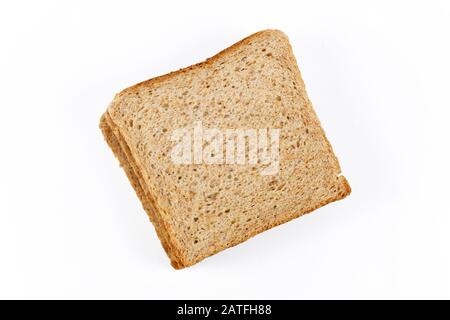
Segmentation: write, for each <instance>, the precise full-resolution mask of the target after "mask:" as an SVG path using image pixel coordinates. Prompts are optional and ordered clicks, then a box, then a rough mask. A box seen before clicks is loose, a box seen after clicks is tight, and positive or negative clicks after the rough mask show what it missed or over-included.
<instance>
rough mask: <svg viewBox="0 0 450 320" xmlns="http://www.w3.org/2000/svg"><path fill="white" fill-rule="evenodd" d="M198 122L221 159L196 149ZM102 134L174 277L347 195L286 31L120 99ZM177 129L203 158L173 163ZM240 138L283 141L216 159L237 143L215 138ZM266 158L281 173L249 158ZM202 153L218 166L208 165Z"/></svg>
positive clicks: (265, 34) (204, 146)
mask: <svg viewBox="0 0 450 320" xmlns="http://www.w3.org/2000/svg"><path fill="white" fill-rule="evenodd" d="M199 123H200V124H201V126H202V128H207V130H209V129H211V128H213V129H214V130H216V131H215V134H217V132H219V133H220V134H218V135H215V138H216V140H215V141H216V142H217V141H222V142H223V144H222V147H221V149H220V148H219V149H217V148H215V147H217V145H213V141H214V139H207V138H206V137H205V136H200V140H197V145H196V144H195V143H196V142H195V137H196V136H195V132H196V131H195V130H196V128H197V127H198V125H199ZM100 128H101V130H102V132H103V134H104V136H105V139H106V141H107V143H108V144H109V146H110V147H111V149H112V150H113V152H114V154H115V155H116V157H117V158H118V159H119V161H120V163H121V166H122V167H123V168H124V170H125V172H126V174H127V176H128V179H129V180H130V182H131V184H132V185H133V187H134V189H135V190H136V193H137V195H138V197H139V199H140V200H141V202H142V204H143V207H144V209H145V211H146V212H147V214H148V216H149V217H150V220H151V221H152V223H153V225H154V226H155V229H156V233H157V235H158V237H159V239H160V241H161V243H162V245H163V247H164V249H165V251H166V252H167V254H168V256H169V258H170V261H171V264H172V266H173V267H174V268H176V269H180V268H184V267H188V266H191V265H193V264H195V263H197V262H199V261H201V260H202V259H204V258H206V257H208V256H211V255H213V254H215V253H217V252H219V251H221V250H224V249H226V248H229V247H232V246H234V245H237V244H239V243H241V242H243V241H245V240H247V239H249V238H250V237H253V236H254V235H256V234H258V233H260V232H263V231H265V230H267V229H270V228H272V227H274V226H277V225H279V224H282V223H285V222H287V221H289V220H292V219H294V218H297V217H299V216H301V215H303V214H305V213H309V212H311V211H313V210H314V209H317V208H319V207H321V206H324V205H326V204H328V203H330V202H333V201H336V200H339V199H342V198H344V197H346V196H347V195H348V194H349V193H350V186H349V184H348V183H347V180H346V179H345V178H344V177H343V176H342V175H341V169H340V167H339V163H338V160H337V158H336V156H335V155H334V153H333V150H332V148H331V145H330V143H329V142H328V140H327V138H326V137H325V134H324V131H323V130H322V128H321V126H320V122H319V120H318V118H317V116H316V114H315V112H314V110H313V107H312V105H311V102H310V101H309V99H308V96H307V94H306V91H305V86H304V83H303V81H302V78H301V76H300V71H299V69H298V66H297V62H296V60H295V58H294V55H293V53H292V49H291V46H290V44H289V41H288V38H287V37H286V36H285V35H284V34H283V33H282V32H281V31H277V30H265V31H261V32H258V33H255V34H253V35H251V36H249V37H247V38H245V39H243V40H242V41H240V42H238V43H236V44H234V45H233V46H231V47H229V48H227V49H225V50H224V51H222V52H220V53H219V54H217V55H215V56H214V57H212V58H210V59H207V60H206V61H205V62H202V63H199V64H196V65H193V66H191V67H188V68H185V69H181V70H179V71H176V72H172V73H169V74H167V75H163V76H160V77H157V78H154V79H150V80H147V81H144V82H141V83H139V84H136V85H134V86H132V87H129V88H127V89H125V90H123V91H122V92H120V93H118V94H117V95H116V96H115V98H114V100H113V102H112V103H111V104H110V106H109V107H108V109H107V111H106V112H105V113H104V114H103V116H102V118H101V121H100ZM180 128H185V129H186V128H187V129H188V130H187V129H186V130H187V131H184V132H185V136H189V138H190V139H191V140H187V141H190V142H191V143H192V145H191V146H190V147H189V148H191V147H192V148H194V149H195V148H196V146H197V148H198V147H200V152H201V153H200V155H201V156H200V160H199V159H198V158H197V159H196V156H195V155H192V154H191V156H190V158H189V159H190V160H191V162H189V161H187V162H184V163H179V162H176V161H175V162H174V158H173V154H174V150H175V149H174V148H175V147H176V146H177V144H179V143H180V141H177V140H176V139H175V140H174V132H176V130H178V129H180ZM191 129H192V130H191ZM243 129H246V130H248V129H250V131H251V130H253V131H252V132H261V130H266V129H267V133H265V134H266V137H267V135H269V132H278V140H277V139H276V137H277V136H276V135H274V136H272V140H270V141H269V143H268V146H267V149H264V148H263V147H261V145H257V148H258V149H257V150H256V149H251V148H253V147H251V145H250V139H251V137H250V135H249V136H246V137H245V138H244V140H242V141H244V142H247V144H245V145H244V146H245V147H244V149H243V150H242V149H241V151H244V156H243V158H240V159H241V160H242V159H244V162H240V163H237V162H236V161H235V162H233V161H231V162H227V161H226V160H227V159H228V158H227V153H224V154H223V156H222V155H220V156H217V154H216V155H214V152H216V151H218V150H219V151H220V150H224V148H225V149H226V146H228V145H227V141H228V140H227V139H229V138H230V137H233V136H232V135H230V136H228V135H226V134H223V135H222V133H229V132H231V134H233V133H236V132H238V130H243ZM269 129H270V130H272V131H270V130H269ZM258 130H259V131H258ZM277 130H278V131H277ZM250 131H245V132H250ZM186 132H188V133H186ZM263 132H266V131H263ZM197 137H198V136H197ZM225 137H226V138H225ZM260 137H261V136H258V139H262V138H260ZM192 139H193V140H194V142H192ZM223 139H225V140H223ZM230 139H231V138H230ZM246 139H247V140H246ZM198 141H200V142H199V143H198ZM237 141H238V140H235V143H236V144H237ZM254 141H263V140H254ZM274 141H278V143H274ZM208 146H209V147H210V149H208ZM213 146H215V147H214V148H213ZM232 146H233V144H230V147H232ZM186 150H187V149H186ZM190 150H193V149H190ZM196 150H197V151H198V150H199V149H196ZM205 150H208V151H205ZM228 150H229V149H226V151H227V152H228ZM233 150H237V149H233ZM255 150H256V151H255ZM264 150H267V151H268V152H269V151H277V152H278V153H277V155H278V158H276V156H275V157H274V158H273V159H272V160H273V161H272V163H271V164H273V163H274V162H276V159H278V162H277V168H276V169H277V170H272V171H269V172H268V173H267V172H264V170H265V168H267V167H268V166H269V165H268V162H267V161H265V162H264V161H263V159H264V158H263V157H259V158H256V161H255V159H253V161H252V160H251V156H250V155H251V154H252V151H255V152H256V155H257V156H258V155H261V154H262V153H263V152H264ZM193 153H195V151H193ZM209 153H211V155H212V156H213V157H214V156H215V157H216V158H214V159H216V160H217V159H219V161H215V162H214V161H209V162H207V161H206V160H207V159H208V158H207V156H206V155H210V154H209ZM205 154H206V155H205ZM253 154H255V153H253ZM273 154H274V155H276V154H275V153H273ZM202 156H203V158H201V157H202ZM189 159H188V160H189ZM209 159H213V158H209ZM220 159H222V160H223V161H220ZM235 159H237V156H236V158H235Z"/></svg>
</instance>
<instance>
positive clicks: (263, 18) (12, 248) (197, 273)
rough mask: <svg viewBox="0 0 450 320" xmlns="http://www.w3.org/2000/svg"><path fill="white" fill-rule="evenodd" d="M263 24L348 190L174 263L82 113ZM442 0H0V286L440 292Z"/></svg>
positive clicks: (184, 293)
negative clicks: (291, 64)
mask: <svg viewBox="0 0 450 320" xmlns="http://www.w3.org/2000/svg"><path fill="white" fill-rule="evenodd" d="M266 28H277V29H281V30H283V31H284V32H285V33H286V34H287V35H288V36H289V37H290V40H291V43H292V45H293V48H294V52H295V54H296V56H297V59H298V62H299V66H300V69H301V71H302V75H303V77H304V80H305V82H306V85H307V89H308V91H309V95H310V98H311V100H312V101H313V104H314V106H315V109H316V111H317V113H318V115H319V118H320V120H321V122H322V124H323V126H324V128H325V131H326V133H327V136H328V137H329V139H330V141H331V143H332V144H333V146H334V149H335V152H336V154H337V155H338V157H339V159H340V162H341V166H342V168H343V173H344V175H345V176H346V177H347V178H348V180H349V182H350V184H351V186H352V188H353V192H352V194H351V195H350V196H349V197H348V198H346V199H345V200H343V201H340V202H337V203H334V204H331V205H328V206H326V207H324V208H321V209H319V210H317V211H316V212H315V213H313V214H311V215H308V216H305V217H302V218H300V219H297V220H295V221H292V222H290V223H288V224H285V225H283V226H280V227H277V228H275V229H273V230H270V231H268V232H265V233H264V234H261V235H259V236H257V237H255V238H253V239H251V240H250V241H247V242H246V243H244V244H242V245H239V246H237V247H235V248H233V249H230V250H226V251H224V252H222V253H220V254H218V255H216V256H214V257H211V258H208V259H207V260H205V261H203V262H201V263H200V264H198V265H196V266H194V267H192V268H188V269H185V270H181V271H175V270H173V269H172V268H171V267H170V265H169V261H168V259H167V257H166V255H165V253H164V251H163V249H162V248H161V246H160V243H159V241H158V239H157V237H156V234H155V232H154V229H153V227H152V226H151V224H150V222H149V221H148V219H147V216H146V214H145V212H144V210H143V209H142V208H141V204H140V203H139V201H138V198H137V197H136V195H135V194H134V191H133V189H132V188H131V185H130V184H129V182H128V180H127V178H126V177H125V174H124V173H123V171H122V170H121V169H120V168H119V165H118V162H117V160H116V159H115V158H114V156H113V154H112V152H111V151H110V150H109V148H108V147H107V145H106V143H105V142H104V140H103V137H102V135H101V133H100V130H99V129H98V122H99V118H100V115H101V114H102V112H103V111H104V110H105V108H106V106H107V104H108V103H109V101H110V100H111V99H112V97H113V95H114V94H115V93H116V92H118V91H119V90H121V89H123V88H125V87H127V86H129V85H132V84H134V83H136V82H139V81H142V80H145V79H147V78H150V77H154V76H157V75H160V74H163V73H166V72H169V71H172V70H176V69H178V68H181V67H185V66H188V65H190V64H193V63H196V62H199V61H201V60H204V59H205V58H207V57H210V56H212V55H214V54H215V53H216V52H218V51H220V50H221V49H223V48H225V47H227V46H229V45H231V44H233V43H234V42H236V41H238V40H240V39H241V38H243V37H245V36H247V35H249V34H251V33H253V32H256V31H258V30H261V29H266ZM449 31H450V4H449V2H448V1H366V2H365V1H310V2H304V1H292V2H287V1H280V0H277V1H242V0H240V1H225V2H224V1H222V2H214V1H204V2H195V1H180V2H177V3H175V2H170V1H158V2H156V1H155V2H153V1H139V2H138V1H123V2H116V1H54V2H49V1H44V2H42V1H28V2H24V1H9V2H8V3H7V2H2V3H1V5H0V39H1V42H0V88H1V89H0V92H1V103H0V139H1V140H0V141H1V149H0V150H1V151H0V153H1V157H0V298H44V299H45V298H88V299H90V298H159V299H167V298H191V299H196V298H199V299H201V298H210V299H214V298H236V299H237V298H261V299H262V298H267V299H271V298H273V299H277V298H285V299H294V298H308V299H312V298H325V299H328V298H344V299H348V298H387V299H391V298H450V246H449V245H450V217H449V213H450V210H449V205H448V203H446V202H447V201H448V198H449V195H448V192H449V189H450V179H449V178H450V174H449V164H450V152H449V145H450V144H449V141H448V138H449V137H450V132H449V127H450V125H449V119H450V112H449V108H450V89H449V84H450V62H449V57H450V45H449V43H450V42H449V38H450V37H449Z"/></svg>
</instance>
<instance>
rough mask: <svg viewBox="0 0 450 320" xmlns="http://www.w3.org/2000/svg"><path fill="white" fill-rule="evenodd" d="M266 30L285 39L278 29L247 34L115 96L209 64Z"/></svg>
mask: <svg viewBox="0 0 450 320" xmlns="http://www.w3.org/2000/svg"><path fill="white" fill-rule="evenodd" d="M268 32H273V33H278V34H280V35H283V36H284V37H285V38H286V39H287V36H286V35H285V34H284V33H283V32H282V31H280V30H276V29H266V30H261V31H258V32H256V33H253V34H251V35H249V36H248V37H246V38H244V39H242V40H240V41H238V42H236V43H234V44H232V45H231V46H229V47H227V48H225V49H223V50H222V51H220V52H219V53H216V54H215V55H213V56H212V57H210V58H207V59H206V60H204V61H202V62H199V63H196V64H193V65H191V66H188V67H185V68H181V69H179V70H176V71H172V72H169V73H166V74H163V75H160V76H157V77H154V78H151V79H148V80H144V81H141V82H138V83H136V84H134V85H132V86H130V87H127V88H125V89H123V90H122V91H120V92H119V93H117V94H116V97H119V96H121V95H122V94H124V93H126V92H128V91H133V90H136V89H139V87H141V86H143V85H149V84H155V83H158V82H162V81H164V80H166V79H169V78H172V77H174V76H176V75H178V74H183V73H186V72H189V71H192V70H195V69H198V68H201V67H204V66H206V65H209V64H211V63H213V62H214V61H215V60H217V59H219V58H220V57H222V56H224V55H225V54H227V53H229V52H231V51H233V50H236V49H238V48H239V47H240V46H241V45H245V44H247V43H248V42H249V41H251V40H252V39H253V38H256V37H257V36H259V35H261V34H263V33H268Z"/></svg>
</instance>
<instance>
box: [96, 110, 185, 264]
mask: <svg viewBox="0 0 450 320" xmlns="http://www.w3.org/2000/svg"><path fill="white" fill-rule="evenodd" d="M100 129H101V131H102V133H103V136H104V138H105V140H106V142H107V144H108V145H109V147H110V148H111V150H112V151H113V153H114V155H115V156H116V158H117V159H118V160H119V162H120V165H121V167H122V168H123V169H124V171H125V173H126V175H127V177H128V180H129V181H130V183H131V185H132V186H133V188H134V190H135V192H136V194H137V196H138V198H139V200H140V201H141V203H142V206H143V207H144V210H145V211H146V212H147V215H148V217H149V218H150V221H151V222H152V224H153V226H154V227H155V231H156V234H157V235H158V238H159V240H160V242H161V245H162V246H163V248H164V250H165V251H166V253H167V255H168V257H169V259H170V262H171V265H172V266H173V267H174V268H175V269H181V268H183V267H184V266H185V265H184V263H183V259H182V258H181V255H180V254H179V250H178V249H177V248H175V247H174V243H173V241H171V240H170V235H169V233H168V232H167V229H166V228H165V225H164V221H163V220H162V218H161V216H160V215H159V213H158V210H157V208H156V204H155V201H154V200H153V197H152V196H151V194H150V192H146V191H145V187H143V186H144V185H145V183H144V182H143V179H142V177H141V176H140V174H139V170H138V167H137V165H136V163H135V161H134V158H133V157H132V154H131V152H130V150H129V147H128V146H127V145H126V143H125V140H123V137H122V136H121V134H120V132H119V130H118V129H117V128H115V127H114V123H113V122H112V120H111V118H110V117H109V115H108V113H107V112H106V113H105V114H103V115H102V117H101V119H100Z"/></svg>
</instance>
